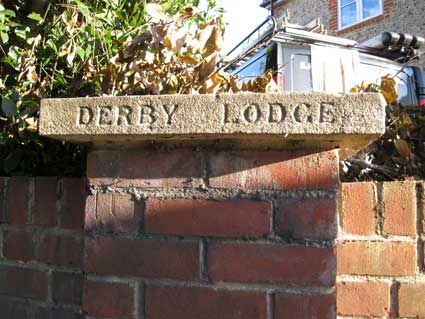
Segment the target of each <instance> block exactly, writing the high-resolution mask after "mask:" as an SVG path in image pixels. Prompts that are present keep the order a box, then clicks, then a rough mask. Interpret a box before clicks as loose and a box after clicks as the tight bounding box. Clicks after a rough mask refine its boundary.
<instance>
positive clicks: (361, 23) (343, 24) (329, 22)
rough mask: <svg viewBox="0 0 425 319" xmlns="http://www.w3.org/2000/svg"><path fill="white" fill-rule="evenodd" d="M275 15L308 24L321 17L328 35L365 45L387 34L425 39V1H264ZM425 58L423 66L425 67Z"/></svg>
mask: <svg viewBox="0 0 425 319" xmlns="http://www.w3.org/2000/svg"><path fill="white" fill-rule="evenodd" d="M272 2H273V15H274V16H279V15H281V14H282V13H283V11H284V10H289V12H290V22H291V23H296V24H302V25H305V24H307V23H309V22H310V21H312V20H314V19H316V18H321V22H322V23H323V24H324V25H325V27H326V29H327V30H328V34H330V35H336V36H340V37H344V38H349V39H353V40H356V41H358V42H362V41H364V40H367V39H369V38H371V37H373V36H374V35H376V34H378V33H381V32H384V31H394V32H402V33H408V34H412V35H417V36H422V37H425V18H424V13H425V0H275V1H271V0H263V3H262V4H261V6H262V7H264V8H266V9H269V10H270V7H271V4H272ZM424 60H425V59H424V58H422V61H421V64H422V66H425V61H424Z"/></svg>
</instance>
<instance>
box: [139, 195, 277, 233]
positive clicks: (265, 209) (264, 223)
mask: <svg viewBox="0 0 425 319" xmlns="http://www.w3.org/2000/svg"><path fill="white" fill-rule="evenodd" d="M271 210H272V207H271V203H270V202H262V201H254V200H243V199H238V200H202V199H198V200H196V199H169V200H164V199H150V200H148V201H147V204H146V212H145V231H146V232H147V233H155V234H175V235H195V236H196V235H199V236H218V237H240V236H242V237H262V236H263V235H265V234H267V233H268V232H269V231H270V221H271Z"/></svg>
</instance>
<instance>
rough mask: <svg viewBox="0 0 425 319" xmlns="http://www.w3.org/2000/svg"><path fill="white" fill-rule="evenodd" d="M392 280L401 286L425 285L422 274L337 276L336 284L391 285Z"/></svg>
mask: <svg viewBox="0 0 425 319" xmlns="http://www.w3.org/2000/svg"><path fill="white" fill-rule="evenodd" d="M394 280H396V281H397V282H399V283H401V284H407V283H410V284H412V283H413V284H414V283H425V276H424V275H422V274H419V275H409V276H383V275H338V276H337V282H341V281H355V282H364V281H372V282H385V283H389V284H390V283H392V282H393V281H394Z"/></svg>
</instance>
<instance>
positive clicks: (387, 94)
mask: <svg viewBox="0 0 425 319" xmlns="http://www.w3.org/2000/svg"><path fill="white" fill-rule="evenodd" d="M380 92H381V93H382V95H383V96H384V98H385V100H386V101H387V103H388V104H394V103H396V102H397V99H398V94H397V89H396V83H395V80H394V79H393V78H392V77H391V76H389V75H386V76H384V77H383V78H382V81H381V86H380Z"/></svg>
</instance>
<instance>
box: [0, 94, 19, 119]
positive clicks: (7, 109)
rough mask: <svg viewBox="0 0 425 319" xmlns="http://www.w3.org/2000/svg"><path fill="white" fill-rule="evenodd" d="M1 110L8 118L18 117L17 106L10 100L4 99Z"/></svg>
mask: <svg viewBox="0 0 425 319" xmlns="http://www.w3.org/2000/svg"><path fill="white" fill-rule="evenodd" d="M1 110H2V111H3V113H4V114H5V115H6V116H8V117H12V116H16V115H18V109H17V108H16V104H15V103H14V102H13V101H12V100H9V99H8V98H3V99H2V101H1Z"/></svg>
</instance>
